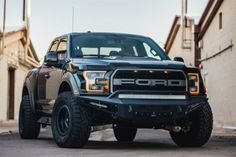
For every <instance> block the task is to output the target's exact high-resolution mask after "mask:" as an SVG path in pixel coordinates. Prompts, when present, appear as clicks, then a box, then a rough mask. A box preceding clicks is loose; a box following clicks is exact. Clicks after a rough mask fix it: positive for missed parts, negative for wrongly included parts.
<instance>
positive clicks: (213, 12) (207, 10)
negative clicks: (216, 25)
mask: <svg viewBox="0 0 236 157" xmlns="http://www.w3.org/2000/svg"><path fill="white" fill-rule="evenodd" d="M215 1H216V3H215V5H213V4H214V2H215ZM223 2H224V0H209V2H208V4H207V6H206V8H205V10H204V12H203V14H202V17H201V19H200V21H199V24H198V25H199V26H200V33H199V36H198V39H199V40H201V39H202V37H203V36H204V35H205V33H206V31H207V29H208V27H209V26H210V24H211V22H212V20H213V19H214V17H215V15H216V13H217V12H218V10H219V8H220V6H221V5H222V3H223ZM212 7H213V8H212ZM211 8H212V9H211ZM207 15H209V16H207ZM204 21H206V22H205V23H204Z"/></svg>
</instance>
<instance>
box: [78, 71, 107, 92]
mask: <svg viewBox="0 0 236 157" xmlns="http://www.w3.org/2000/svg"><path fill="white" fill-rule="evenodd" d="M105 74H106V71H84V73H83V76H84V78H85V81H86V91H87V92H93V93H107V92H108V91H109V80H107V79H105Z"/></svg>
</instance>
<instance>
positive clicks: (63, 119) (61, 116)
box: [57, 105, 71, 135]
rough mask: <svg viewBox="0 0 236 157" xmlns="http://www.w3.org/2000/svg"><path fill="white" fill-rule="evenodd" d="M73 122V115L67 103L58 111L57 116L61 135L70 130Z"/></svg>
mask: <svg viewBox="0 0 236 157" xmlns="http://www.w3.org/2000/svg"><path fill="white" fill-rule="evenodd" d="M70 124H71V115H70V111H69V108H68V107H67V106H66V105H63V106H62V107H61V108H60V109H59V112H58V117H57V128H58V131H59V133H60V134H61V135H66V134H67V132H68V131H69V128H70Z"/></svg>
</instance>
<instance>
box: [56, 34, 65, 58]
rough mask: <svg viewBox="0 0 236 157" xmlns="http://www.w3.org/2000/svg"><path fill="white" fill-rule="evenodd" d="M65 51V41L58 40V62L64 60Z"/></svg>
mask: <svg viewBox="0 0 236 157" xmlns="http://www.w3.org/2000/svg"><path fill="white" fill-rule="evenodd" d="M66 51H67V39H66V38H63V39H61V40H60V43H59V45H58V48H57V56H58V60H64V59H65V54H66Z"/></svg>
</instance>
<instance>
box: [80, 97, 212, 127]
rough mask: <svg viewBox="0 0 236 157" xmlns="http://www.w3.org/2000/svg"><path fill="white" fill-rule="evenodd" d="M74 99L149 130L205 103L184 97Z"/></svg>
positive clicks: (118, 119) (116, 119)
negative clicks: (179, 98)
mask: <svg viewBox="0 0 236 157" xmlns="http://www.w3.org/2000/svg"><path fill="white" fill-rule="evenodd" d="M77 97H78V101H79V102H80V103H81V104H83V105H86V106H89V107H91V108H94V109H96V110H99V111H102V112H106V113H108V114H110V115H111V117H112V120H113V121H123V122H126V123H132V124H133V125H135V126H138V127H139V126H140V127H153V126H157V125H161V124H166V123H172V122H175V121H177V120H179V119H181V118H184V117H185V116H187V115H188V114H190V113H191V112H193V111H195V110H196V109H198V108H199V107H201V105H204V104H205V103H206V102H207V98H206V97H205V96H186V99H184V100H173V99H172V100H170V99H119V98H117V97H104V96H77Z"/></svg>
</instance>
